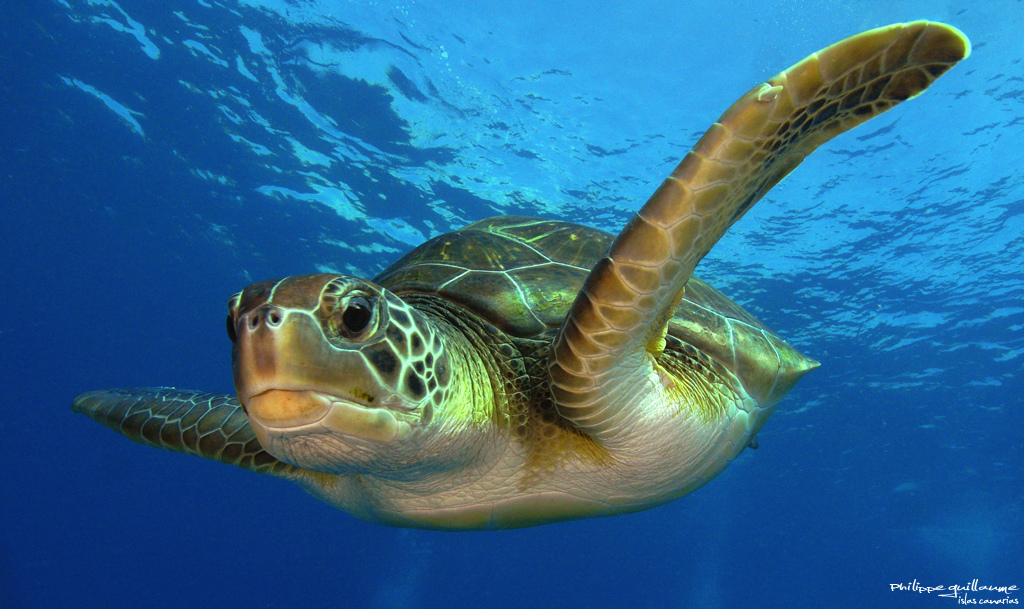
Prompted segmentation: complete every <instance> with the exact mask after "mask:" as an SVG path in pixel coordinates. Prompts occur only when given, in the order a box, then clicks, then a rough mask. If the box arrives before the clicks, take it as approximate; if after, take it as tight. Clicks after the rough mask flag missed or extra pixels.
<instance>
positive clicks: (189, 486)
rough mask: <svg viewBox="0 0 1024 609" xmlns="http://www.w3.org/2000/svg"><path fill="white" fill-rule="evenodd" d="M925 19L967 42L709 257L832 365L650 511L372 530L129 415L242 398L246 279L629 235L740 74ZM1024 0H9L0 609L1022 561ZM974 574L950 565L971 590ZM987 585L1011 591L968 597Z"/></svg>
mask: <svg viewBox="0 0 1024 609" xmlns="http://www.w3.org/2000/svg"><path fill="white" fill-rule="evenodd" d="M914 19H934V20H941V21H945V22H947V23H950V24H952V25H955V26H957V27H958V28H960V29H961V30H963V31H964V32H965V33H966V34H967V35H968V36H969V37H970V39H971V41H972V43H973V54H972V55H971V56H970V58H968V59H967V60H965V61H964V62H962V63H961V64H960V65H959V66H957V67H956V68H954V69H953V70H951V71H950V72H949V73H948V74H947V75H946V76H944V77H943V78H941V79H940V80H939V81H938V82H936V83H935V85H933V87H932V88H931V89H930V90H929V91H927V92H925V93H924V94H923V95H922V96H921V97H920V98H918V99H915V100H912V101H909V102H907V103H905V104H903V105H901V106H900V107H898V108H896V109H895V110H893V111H891V112H889V113H887V114H885V115H883V116H881V117H880V118H878V119H875V120H873V121H871V122H870V123H868V124H867V125H865V126H862V127H860V128H858V129H856V130H854V131H853V132H851V133H848V134H846V135H843V136H840V137H839V138H837V139H836V140H834V141H832V142H830V143H828V144H826V145H825V146H823V147H822V148H821V149H820V150H819V151H818V152H817V153H815V154H814V155H812V156H811V157H809V158H808V159H807V161H805V162H804V163H803V165H802V166H801V167H800V168H799V169H798V170H797V171H796V172H795V173H794V174H793V175H792V176H790V177H789V178H787V179H786V180H785V181H784V182H783V183H782V184H780V185H779V186H777V187H776V188H775V189H774V190H772V191H771V192H770V193H769V194H768V196H767V197H765V199H764V200H763V201H762V202H761V203H760V204H759V205H757V206H756V207H755V208H754V209H753V210H752V211H751V212H750V213H749V214H748V215H747V216H746V217H745V218H744V219H743V220H742V221H741V222H739V223H738V224H737V225H736V226H735V227H734V228H733V229H732V230H731V231H730V232H729V234H728V235H727V236H726V237H725V238H724V239H723V240H722V242H721V243H720V244H719V245H718V246H717V247H716V248H715V249H714V250H713V252H712V253H711V254H710V256H709V257H708V258H707V259H706V260H705V261H704V262H702V263H701V265H700V267H699V268H698V270H697V274H698V275H699V276H701V277H702V278H704V279H706V280H708V281H710V282H711V283H712V284H714V285H715V286H717V287H718V288H719V289H721V290H723V291H724V292H725V293H726V294H728V295H729V296H730V297H732V298H733V299H735V300H736V301H737V302H739V303H740V304H742V305H744V306H745V307H746V308H747V309H748V310H750V311H751V312H752V313H753V314H755V315H756V316H757V317H759V318H760V319H762V320H763V321H765V322H766V323H767V324H768V325H769V326H771V327H772V328H773V329H775V330H776V331H777V332H778V333H779V334H780V335H782V336H783V337H785V338H786V339H787V340H789V341H790V342H791V343H792V344H794V345H795V346H796V347H798V348H799V349H800V350H801V351H803V352H805V353H807V354H808V355H810V356H812V357H814V358H816V359H818V360H820V361H821V363H822V365H821V367H820V368H819V369H817V370H815V371H814V372H812V373H811V374H809V375H808V376H807V377H806V378H805V379H804V380H803V381H802V382H801V383H800V384H799V385H798V386H797V387H796V389H795V390H794V391H793V392H792V393H791V394H790V397H789V398H788V399H787V400H786V401H785V402H783V403H782V404H781V405H780V406H779V408H778V410H777V411H776V413H775V415H774V416H773V417H772V419H771V420H770V421H769V422H768V424H767V425H766V426H765V428H764V429H763V430H762V432H761V433H760V435H759V442H760V448H759V449H758V450H757V451H745V452H744V453H743V454H742V455H741V456H740V458H738V459H737V460H736V461H735V462H734V463H733V464H732V465H731V466H730V467H729V468H728V469H727V470H726V471H725V473H723V474H722V475H720V476H719V477H718V478H716V479H715V480H714V481H712V482H711V483H710V484H708V485H707V486H706V487H704V488H702V489H700V490H699V491H697V492H696V493H694V494H692V495H690V496H687V497H685V498H683V499H682V500H680V501H677V502H675V503H672V504H669V505H667V506H664V507H661V508H658V509H654V510H650V511H647V512H642V513H638V514H633V515H628V516H619V517H615V518H608V519H596V520H586V521H577V522H570V523H564V524H556V525H548V526H543V527H538V528H533V529H525V530H516V531H508V532H495V533H463V534H452V533H438V532H430V531H411V530H401V529H392V528H386V527H381V526H376V525H370V524H366V523H363V522H361V521H358V520H355V519H354V518H352V517H350V516H348V515H346V514H344V513H341V512H339V511H336V510H334V509H333V508H331V507H330V506H328V505H326V504H322V503H320V502H318V501H316V500H314V499H313V498H311V497H308V496H307V495H305V494H304V493H303V492H302V491H301V490H300V489H299V488H298V487H296V486H293V485H291V484H289V483H287V482H284V481H281V480H278V479H272V478H269V477H264V476H258V475H255V474H252V473H250V472H246V471H243V470H239V469H234V468H231V467H227V466H225V465H222V464H219V463H215V462H212V461H205V460H202V459H197V458H193V457H188V456H184V455H181V454H176V453H171V452H165V451H158V450H154V449H151V448H146V447H143V446H140V445H138V444H134V443H132V442H129V441H127V440H126V439H124V438H121V437H118V436H117V435H116V434H114V433H112V432H111V431H110V430H108V429H105V428H103V427H101V426H99V425H97V424H95V423H93V422H92V421H89V420H88V419H86V418H85V417H81V416H78V415H73V414H72V413H71V412H70V408H69V407H70V404H71V401H72V399H73V398H74V396H75V395H77V394H79V393H81V392H84V391H87V390H92V389H98V388H106V387H129V386H155V385H173V386H177V387H182V388H189V389H203V390H209V391H215V392H221V393H231V392H233V388H232V383H231V369H230V365H231V364H230V344H229V341H228V339H227V336H226V334H225V330H224V317H225V314H226V303H227V299H228V297H229V296H230V295H231V294H233V293H235V292H236V291H238V290H240V289H241V288H242V287H244V286H246V285H247V284H249V283H250V282H253V281H259V280H262V279H267V278H273V277H280V276H285V275H294V274H302V273H310V272H317V271H329V272H340V273H346V274H353V275H359V276H363V277H372V276H374V275H375V274H376V273H377V272H379V271H380V270H382V269H383V268H384V267H385V266H387V265H388V264H389V263H390V262H392V261H394V260H395V259H397V258H398V257H399V256H400V255H401V254H402V253H404V252H405V251H407V250H408V249H410V248H412V247H413V246H415V245H417V244H419V243H421V242H423V241H424V240H426V239H428V238H430V237H432V236H434V235H437V234H440V233H443V232H446V231H448V230H451V229H454V228H458V227H460V226H461V225H463V224H465V223H468V222H472V221H475V220H479V219H482V218H486V217H489V216H493V215H503V214H518V215H531V216H543V217H550V218H560V219H566V220H571V221H575V222H582V223H586V224H590V225H593V226H597V227H599V228H602V229H605V230H609V231H612V232H618V230H619V228H620V227H621V226H622V225H623V223H624V222H625V221H626V219H628V217H629V216H630V215H631V214H632V213H633V212H634V211H635V210H636V209H638V208H639V206H640V205H641V204H642V203H643V202H644V201H645V200H646V198H647V196H648V195H649V194H650V193H651V192H652V191H653V189H654V188H655V187H656V186H657V185H658V184H659V183H660V182H661V180H662V179H663V178H664V176H665V175H667V174H668V172H669V171H671V169H672V168H673V167H675V165H676V163H677V162H678V161H679V160H680V159H681V158H682V156H683V155H684V154H685V152H686V151H687V150H688V149H689V147H690V146H691V145H692V144H693V143H694V142H695V141H696V139H697V138H698V137H699V135H700V134H701V133H702V132H703V131H704V129H706V128H707V127H708V126H709V125H710V124H711V123H712V122H713V121H714V120H715V119H716V118H717V117H718V115H719V114H720V113H721V112H722V111H723V110H725V108H727V107H728V106H729V105H730V104H731V103H732V102H733V101H734V100H735V99H736V98H738V97H739V96H740V95H741V94H742V93H744V92H745V91H746V90H747V89H749V88H750V87H751V86H753V85H755V84H757V83H760V82H762V81H763V80H765V79H766V78H768V77H770V76H772V75H773V74H775V73H776V72H778V71H780V70H782V69H784V68H786V67H788V66H790V65H791V64H793V63H795V62H797V61H799V60H800V59H802V58H803V57H805V56H806V55H808V54H810V53H811V52H813V51H816V50H818V49H819V48H822V47H824V46H827V45H829V44H831V43H833V42H836V41H838V40H840V39H842V38H844V37H846V36H849V35H852V34H855V33H858V32H860V31H862V30H865V29H869V28H873V27H877V26H882V25H887V24H889V23H893V22H899V21H909V20H914ZM1022 32H1024V2H1021V1H1020V0H991V1H985V2H977V1H971V0H950V1H940V2H936V1H924V0H921V1H902V0H889V1H882V0H850V1H842V2H840V1H827V0H822V1H813V0H808V1H789V0H780V1H777V2H764V1H760V2H755V1H752V0H720V1H717V2H703V1H695V2H684V1H682V0H675V1H665V0H651V1H643V2H640V1H630V2H586V1H582V0H577V1H568V0H564V1H563V0H546V1H545V2H521V3H520V2H515V3H514V2H488V1H470V0H458V1H447V0H437V1H434V2H428V1H410V2H371V1H352V2H349V1H343V0H336V1H320V2H307V1H300V0H291V1H289V0H269V1H255V0H252V1H245V0H221V1H207V0H189V1H180V2H173V3H171V2H142V1H137V0H120V1H119V2H114V1H112V0H13V2H5V3H4V8H3V19H2V20H0V87H2V89H0V108H2V112H0V205H2V215H0V290H2V300H0V303H2V305H0V375H2V389H3V400H2V406H0V454H2V455H3V458H4V464H3V467H2V468H0V493H2V499H0V607H4V608H21V607H146V608H162V607H168V608H170V607H183V606H191V607H367V608H380V607H411V608H417V607H440V606H445V607H493V608H503V607H549V606H558V607H590V608H593V607H602V608H603V607H636V608H659V607H706V608H716V607H739V606H756V607H794V606H805V607H818V606H826V607H858V608H860V607H940V606H952V605H956V604H957V602H958V601H957V600H956V599H953V598H946V597H940V596H938V593H937V592H933V593H927V592H923V593H922V592H913V591H898V590H897V591H893V590H891V587H890V586H891V584H896V583H904V584H908V583H912V582H913V581H914V580H916V581H917V582H919V583H920V584H922V585H927V586H937V585H945V586H950V585H954V584H957V585H961V586H962V585H966V584H968V583H969V582H970V581H971V580H973V579H978V580H979V581H978V584H979V585H1000V586H1009V585H1016V586H1018V589H1019V588H1020V587H1022V586H1024V542H1022V539H1024V492H1022V491H1024V408H1022V406H1024V366H1022V364H1024V169H1022V168H1024V61H1022V58H1024V35H1022ZM961 594H962V593H961ZM971 595H972V596H974V597H976V598H977V599H979V600H980V599H1000V598H1003V599H1006V600H1009V599H1015V600H1016V602H1019V599H1020V598H1021V596H1024V595H1022V594H1021V593H1020V591H1019V590H1018V591H1017V592H1014V593H1011V594H1002V593H985V592H973V593H971Z"/></svg>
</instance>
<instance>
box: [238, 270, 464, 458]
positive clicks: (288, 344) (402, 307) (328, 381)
mask: <svg viewBox="0 0 1024 609" xmlns="http://www.w3.org/2000/svg"><path fill="white" fill-rule="evenodd" d="M227 329H228V335H229V337H230V338H231V341H232V343H233V344H234V348H233V357H232V360H233V367H234V377H235V389H236V390H237V392H238V399H239V400H240V401H241V402H242V405H243V407H244V408H245V412H246V414H247V415H248V417H249V422H250V424H251V425H252V427H253V429H254V431H255V432H256V437H257V438H258V439H259V441H260V443H261V444H262V445H263V448H264V449H266V450H267V452H269V453H270V454H272V455H274V456H275V457H277V458H278V459H280V460H282V461H285V462H287V463H291V464H293V465H296V466H299V467H305V468H308V469H313V470H317V471H324V472H331V473H351V472H356V471H367V467H368V465H367V464H373V463H376V464H378V465H386V466H388V467H392V465H391V464H390V463H387V462H388V461H389V460H396V461H400V460H408V459H409V458H410V454H409V453H410V451H412V450H414V447H415V445H416V444H417V443H422V438H423V436H424V435H425V432H426V430H428V429H430V428H431V425H432V422H433V419H434V416H433V415H434V409H435V407H436V406H438V405H439V404H441V402H442V401H443V399H444V396H445V394H446V390H447V388H448V384H449V381H450V376H451V365H450V363H449V360H448V355H447V354H446V353H445V351H444V348H443V344H442V341H441V339H440V336H438V335H437V334H436V333H435V331H434V329H433V326H432V324H431V323H430V322H429V321H428V320H427V319H426V318H425V317H424V316H422V315H421V314H420V313H419V312H417V311H416V310H415V309H413V308H412V307H410V306H409V305H407V304H406V303H405V302H404V301H402V300H401V299H399V298H398V297H397V296H395V295H394V294H392V293H391V292H389V291H387V290H385V289H384V288H381V287H380V286H377V285H375V284H373V283H371V282H369V281H364V280H362V279H357V278H354V277H346V276H342V275H333V274H319V275H303V276H296V277H288V278H285V279H281V280H273V281H265V282H262V283H256V284H253V285H251V286H249V287H247V288H245V289H244V290H242V291H241V292H239V293H238V294H236V295H234V296H233V297H232V298H231V300H230V302H229V314H228V319H227ZM389 456H390V457H389Z"/></svg>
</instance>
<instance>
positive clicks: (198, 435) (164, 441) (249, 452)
mask: <svg viewBox="0 0 1024 609" xmlns="http://www.w3.org/2000/svg"><path fill="white" fill-rule="evenodd" d="M71 410H72V411H74V412H80V413H82V414H84V415H86V416H88V417H89V418H91V419H93V420H94V421H97V422H98V423H102V424H103V425H106V426H107V427H109V428H111V429H113V430H114V431H116V432H118V433H120V434H122V435H124V436H126V437H128V438H130V439H132V440H135V441H136V442H139V443H140V444H145V445H147V446H155V447H157V448H166V449H168V450H174V451H177V452H182V453H188V454H190V455H198V456H200V457H206V458H207V459H214V460H216V461H222V462H224V463H227V464H229V465H236V466H238V467H241V468H244V469H249V470H252V471H254V472H257V473H261V474H274V475H277V476H283V477H292V475H295V474H298V472H300V471H303V470H300V469H299V468H296V467H294V466H291V465H288V464H287V463H283V462H281V461H278V460H277V459H275V458H274V457H273V456H271V455H270V453H268V452H267V451H265V450H263V448H262V447H261V446H260V444H259V442H258V441H257V440H256V436H255V434H253V431H252V428H251V427H249V420H248V419H247V418H246V416H245V412H243V411H242V406H241V405H240V404H239V403H238V400H237V399H236V398H235V397H234V396H230V395H216V394H212V393H201V392H198V391H182V390H179V389H167V388H159V389H110V390H103V391H92V392H90V393H84V394H82V395H80V396H78V397H77V398H75V402H74V404H72V405H71Z"/></svg>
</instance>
